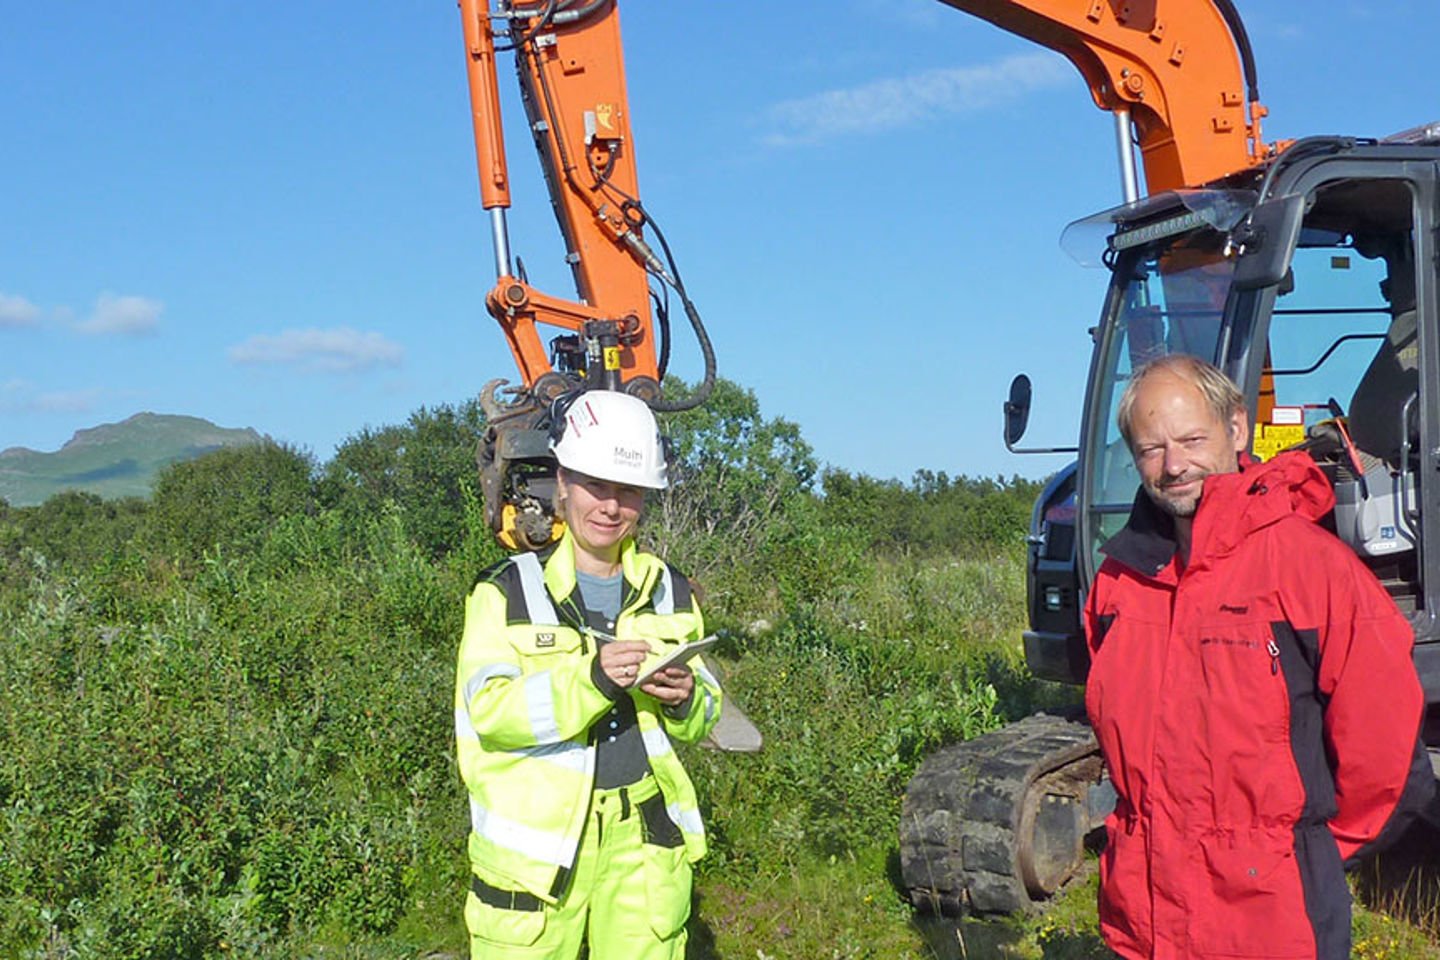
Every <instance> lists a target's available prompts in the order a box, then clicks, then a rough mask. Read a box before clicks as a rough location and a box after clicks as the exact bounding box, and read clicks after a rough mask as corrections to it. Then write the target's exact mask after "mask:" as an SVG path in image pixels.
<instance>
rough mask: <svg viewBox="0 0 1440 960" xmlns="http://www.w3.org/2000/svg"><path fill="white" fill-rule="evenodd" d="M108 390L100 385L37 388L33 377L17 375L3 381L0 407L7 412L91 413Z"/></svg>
mask: <svg viewBox="0 0 1440 960" xmlns="http://www.w3.org/2000/svg"><path fill="white" fill-rule="evenodd" d="M103 396H104V391H103V390H102V389H101V388H99V387H87V388H85V389H83V390H44V391H37V389H36V384H35V383H34V382H33V381H30V380H22V379H20V378H14V379H10V380H6V381H4V382H3V383H0V411H5V412H7V413H89V412H90V411H91V410H94V409H95V407H96V405H97V404H98V403H99V401H100V400H101V398H102V397H103Z"/></svg>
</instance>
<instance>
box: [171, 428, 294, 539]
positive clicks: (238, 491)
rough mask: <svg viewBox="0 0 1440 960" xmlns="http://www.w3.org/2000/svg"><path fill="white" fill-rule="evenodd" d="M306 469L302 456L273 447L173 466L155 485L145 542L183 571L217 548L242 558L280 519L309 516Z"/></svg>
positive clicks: (265, 445)
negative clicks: (300, 515) (184, 566)
mask: <svg viewBox="0 0 1440 960" xmlns="http://www.w3.org/2000/svg"><path fill="white" fill-rule="evenodd" d="M313 469H314V465H313V463H312V462H311V459H310V457H309V456H308V455H307V454H304V453H301V452H300V451H298V450H295V449H294V448H291V447H286V446H282V445H279V444H275V443H259V444H249V445H246V446H242V447H226V448H224V449H221V450H217V451H215V452H214V453H208V454H206V455H205V456H203V457H199V458H198V459H195V460H187V461H183V462H180V463H175V464H172V465H170V466H169V467H166V468H165V469H164V470H163V471H161V473H160V475H159V477H158V478H157V479H156V481H155V492H154V495H153V497H152V501H151V516H150V523H149V528H148V533H149V536H150V538H151V543H152V545H153V547H154V548H155V549H157V550H158V551H159V552H160V553H162V554H163V555H165V556H168V557H173V558H175V559H176V560H178V561H180V562H181V563H182V564H186V565H193V564H196V563H198V562H199V561H200V560H201V559H202V558H203V557H204V556H205V555H206V554H207V553H212V552H214V551H215V550H217V549H219V550H221V551H225V552H230V553H238V554H240V555H245V556H248V555H250V554H252V553H254V552H255V551H256V550H258V548H259V546H260V545H261V544H262V543H264V541H265V540H266V539H267V538H268V537H269V536H270V532H271V529H272V527H273V526H274V525H275V524H276V523H277V522H279V521H280V520H281V519H283V518H285V517H289V516H293V515H295V514H300V513H305V512H307V511H309V510H311V509H312V499H311V491H310V476H311V473H312V472H313Z"/></svg>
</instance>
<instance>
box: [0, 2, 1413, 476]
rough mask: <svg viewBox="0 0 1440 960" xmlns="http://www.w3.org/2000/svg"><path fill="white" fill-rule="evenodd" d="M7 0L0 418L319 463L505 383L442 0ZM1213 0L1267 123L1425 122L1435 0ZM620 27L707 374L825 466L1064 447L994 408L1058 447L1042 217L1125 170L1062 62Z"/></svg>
mask: <svg viewBox="0 0 1440 960" xmlns="http://www.w3.org/2000/svg"><path fill="white" fill-rule="evenodd" d="M6 6H7V9H6V13H5V18H4V19H5V30H4V31H3V34H0V123H3V131H4V139H3V147H0V184H3V186H0V448H4V447H9V446H27V447H31V448H33V449H39V450H54V449H57V448H58V447H59V446H60V445H61V444H62V443H64V442H65V440H67V439H68V438H69V436H70V435H71V434H72V433H73V432H74V431H75V430H76V429H78V428H81V427H87V426H93V425H95V424H97V423H102V422H111V421H116V420H120V419H123V418H125V417H127V416H129V415H130V414H133V413H136V412H138V411H142V410H151V411H156V412H162V413H185V414H192V415H197V416H203V417H206V418H208V419H210V420H213V421H215V422H217V423H219V424H221V425H223V426H229V427H241V426H250V427H254V428H256V429H258V430H260V431H262V432H265V433H268V434H270V435H271V436H273V437H275V438H277V439H280V440H285V441H288V442H290V443H293V444H296V445H299V446H302V447H305V448H307V449H309V450H311V451H312V452H313V453H314V454H315V455H316V457H317V458H319V459H320V460H324V459H327V458H328V457H329V456H330V455H331V453H332V452H333V450H334V447H335V445H336V444H337V443H339V442H341V441H342V440H344V439H345V438H346V437H347V436H349V435H351V434H353V433H355V432H356V431H357V430H359V429H360V428H362V427H364V426H367V425H368V426H382V425H385V424H390V423H398V422H401V421H403V420H404V419H405V417H406V416H407V415H408V414H409V413H410V411H412V410H414V409H416V408H417V407H420V406H425V405H430V406H433V405H437V404H442V403H455V402H458V401H461V400H463V399H465V398H467V397H469V396H472V395H473V394H474V393H475V392H476V391H478V390H479V388H480V386H481V385H482V384H483V383H484V382H485V381H486V380H487V379H489V378H491V377H496V376H510V377H512V378H513V377H514V370H513V364H512V361H511V359H510V355H509V352H508V351H507V349H506V348H505V345H504V342H503V340H502V338H501V336H500V333H499V330H498V328H497V327H496V326H495V324H494V322H493V321H492V320H491V319H490V318H489V316H488V315H487V314H486V313H485V311H484V306H483V298H484V295H485V292H486V291H487V290H488V289H489V288H490V286H491V284H492V283H493V280H494V277H493V266H492V265H493V257H492V253H491V249H490V240H489V226H488V221H487V219H486V216H485V214H484V212H483V211H482V210H481V209H480V202H479V190H478V186H477V179H476V174H475V170H474V150H473V143H472V139H471V130H470V121H469V105H468V100H467V93H466V86H465V75H464V59H463V49H462V44H461V32H460V22H459V14H458V10H457V9H456V6H455V4H454V3H453V2H448V0H426V2H414V0H412V2H405V3H399V2H390V3H376V4H353V3H349V4H340V3H336V2H331V0H307V2H304V3H293V2H287V3H279V2H274V0H257V2H253V3H248V4H238V3H221V2H206V0H200V2H195V0H191V2H188V3H179V2H169V0H154V2H147V3H125V2H120V3H113V2H112V3H105V4H101V3H95V2H56V3H44V4H21V3H10V4H7V5H6ZM1239 7H1240V12H1241V14H1242V15H1243V16H1244V17H1245V19H1246V23H1247V25H1248V27H1249V29H1250V33H1251V39H1252V42H1253V44H1254V47H1255V52H1256V57H1257V60H1258V63H1259V76H1260V88H1261V94H1262V98H1263V100H1264V101H1265V103H1266V104H1267V106H1269V108H1270V110H1271V116H1270V117H1269V119H1268V120H1267V122H1266V125H1265V133H1266V136H1267V138H1268V139H1273V138H1277V137H1298V136H1303V135H1307V134H1317V133H1350V134H1357V135H1367V136H1370V135H1374V136H1380V135H1384V134H1388V133H1392V132H1394V131H1397V130H1400V129H1402V128H1406V127H1410V126H1414V125H1416V124H1419V123H1422V122H1425V121H1431V120H1440V97H1437V96H1436V94H1437V92H1440V80H1437V79H1436V78H1435V74H1434V56H1433V44H1434V41H1435V38H1436V37H1437V36H1440V4H1436V3H1435V2H1434V0H1372V2H1368V3H1352V2H1348V0H1315V2H1310V3H1297V2H1295V0H1241V2H1240V3H1239ZM622 19H623V24H624V31H625V41H626V58H627V68H628V73H629V89H630V97H631V117H632V124H633V126H634V130H635V139H636V150H637V156H638V158H639V165H640V177H641V190H642V197H643V199H644V200H645V204H646V207H647V209H648V210H649V211H650V212H651V213H652V214H653V215H654V216H655V218H656V219H657V220H658V221H659V223H660V225H661V227H662V228H663V229H664V231H665V233H666V237H667V239H668V240H669V241H670V244H671V246H672V248H673V249H674V251H675V253H676V256H677V259H678V261H679V264H680V268H681V270H682V271H683V274H684V276H685V279H686V284H687V287H688V288H689V291H690V293H691V296H692V297H693V299H694V300H695V303H696V305H697V306H698V307H699V309H700V312H701V314H702V315H703V316H704V318H705V320H706V322H707V325H708V327H709V329H710V331H711V334H712V337H713V339H714V341H715V346H716V351H717V354H718V356H719V363H720V372H721V374H722V375H723V376H726V377H729V378H730V379H732V380H735V381H738V382H740V383H742V384H744V385H746V386H748V387H751V388H752V389H754V390H755V392H756V393H757V395H758V396H759V398H760V401H761V404H762V407H763V409H764V411H765V413H766V414H767V415H769V416H783V417H786V418H788V419H791V420H793V421H796V422H798V423H799V424H800V426H801V428H802V431H803V433H804V435H805V437H806V438H807V439H808V440H809V441H810V442H811V443H812V444H813V446H814V447H815V449H816V452H817V454H818V455H819V456H820V458H821V459H822V460H823V461H825V462H826V463H829V464H832V465H835V466H838V467H842V468H845V469H849V470H855V471H863V472H866V473H870V474H872V475H876V476H885V477H888V476H898V477H900V478H902V479H908V478H909V477H910V475H911V474H912V472H913V471H914V470H916V469H917V468H922V467H924V468H929V469H933V470H945V471H948V472H950V473H952V474H956V473H966V474H971V475H976V474H985V475H993V474H996V473H1004V474H1010V473H1017V472H1018V473H1021V474H1024V475H1029V476H1040V475H1043V474H1044V473H1046V472H1048V471H1049V470H1051V469H1054V467H1056V466H1058V465H1059V462H1060V461H1059V459H1057V458H1053V457H1052V458H1040V457H1035V458H1022V457H1015V456H1012V455H1010V454H1008V453H1007V452H1006V451H1005V450H1004V448H1003V446H1002V444H1001V442H1000V437H999V428H1000V403H1001V400H1002V398H1003V396H1004V394H1005V391H1006V388H1007V385H1008V383H1009V380H1010V378H1011V377H1012V376H1013V375H1014V374H1015V373H1017V372H1020V371H1026V372H1028V373H1029V374H1030V375H1031V377H1032V379H1034V381H1035V383H1036V389H1035V405H1036V412H1035V415H1034V417H1033V418H1032V427H1031V433H1030V435H1029V437H1028V438H1027V440H1028V441H1029V442H1032V443H1036V444H1063V443H1070V442H1073V438H1074V434H1075V430H1076V427H1077V424H1078V417H1079V412H1080V401H1081V392H1082V388H1083V382H1084V378H1085V373H1086V367H1087V357H1088V350H1089V340H1088V337H1087V335H1086V328H1087V327H1088V326H1090V325H1091V324H1092V323H1094V322H1095V317H1096V312H1097V310H1098V308H1099V304H1100V296H1101V292H1102V289H1103V287H1104V284H1105V279H1106V278H1105V274H1104V272H1103V271H1102V270H1098V269H1085V268H1081V267H1080V266H1078V265H1076V264H1075V263H1074V262H1073V261H1072V260H1070V259H1069V257H1068V256H1067V255H1065V254H1064V253H1063V252H1061V250H1060V249H1059V246H1058V242H1057V241H1058V237H1059V234H1060V231H1061V230H1062V229H1063V228H1064V226H1065V225H1066V224H1067V223H1068V222H1069V221H1071V220H1073V219H1076V218H1079V217H1081V216H1084V215H1086V214H1088V213H1092V212H1094V211H1096V210H1099V209H1101V208H1105V207H1108V206H1111V205H1113V204H1114V203H1116V202H1118V199H1119V197H1118V194H1119V185H1118V174H1117V172H1116V166H1115V158H1114V151H1113V146H1112V143H1113V133H1112V126H1111V122H1110V119H1109V117H1108V115H1106V114H1103V113H1101V112H1100V111H1098V110H1096V109H1095V108H1094V106H1093V105H1092V103H1091V101H1090V99H1089V95H1088V92H1087V91H1086V90H1085V88H1084V86H1083V84H1082V83H1081V81H1080V79H1079V76H1078V74H1076V73H1075V72H1074V71H1073V70H1072V69H1071V68H1070V67H1069V65H1068V64H1066V63H1065V62H1064V61H1063V60H1060V59H1059V58H1058V57H1055V56H1053V55H1050V54H1047V53H1045V52H1043V51H1041V50H1039V48H1037V47H1033V46H1031V45H1029V44H1027V43H1025V42H1024V41H1021V40H1019V39H1017V38H1014V37H1011V36H1009V35H1007V34H1004V33H1003V32H1001V31H999V30H998V29H996V28H995V27H992V26H990V25H989V24H987V23H984V22H982V21H979V20H976V19H973V18H971V17H968V16H966V15H964V14H961V13H958V12H956V11H954V10H952V9H950V8H948V7H945V6H943V5H941V4H939V3H936V2H932V0H883V2H882V0H836V2H831V3H825V4H821V3H790V4H770V3H767V4H760V3H752V2H749V0H736V2H730V3H723V4H722V3H698V2H697V3H687V2H672V3H660V2H658V0H628V2H626V3H624V5H623V6H622ZM504 79H505V75H504V74H503V73H502V80H504ZM510 106H511V107H512V110H511V118H510V119H512V120H515V121H518V120H519V112H518V110H515V109H513V107H514V104H513V101H512V102H511V104H510ZM508 143H509V147H510V152H511V157H510V167H511V173H512V176H514V177H515V179H516V181H517V186H516V192H515V206H514V208H513V209H512V211H511V213H510V228H511V241H512V246H513V247H514V249H515V252H517V253H519V254H520V255H521V256H522V257H523V258H524V260H525V262H526V265H527V267H528V268H529V273H530V278H531V280H532V282H534V283H536V285H537V286H540V287H541V288H542V289H545V290H548V291H551V292H554V293H557V294H560V295H564V296H572V295H573V291H572V290H571V288H570V287H569V278H568V271H567V270H566V269H565V268H564V266H563V264H562V263H561V262H560V256H561V254H562V252H563V251H562V250H561V249H560V244H559V240H558V236H557V234H556V230H555V227H554V221H553V218H552V217H551V214H550V210H549V206H548V202H547V201H546V200H545V198H544V196H543V192H542V188H541V186H540V183H539V177H538V172H537V166H536V163H535V160H534V157H533V154H532V153H531V152H530V150H529V147H528V140H527V139H525V138H524V137H523V135H522V133H521V132H520V131H519V130H518V128H517V127H516V126H515V124H512V125H511V127H510V130H509V138H508ZM676 340H677V348H676V355H675V359H674V361H673V362H672V370H673V371H674V372H677V373H680V374H681V375H682V376H687V377H690V378H692V379H693V378H694V377H695V376H697V375H698V373H699V370H700V365H699V359H698V352H697V351H696V350H695V349H694V346H693V343H692V342H691V341H690V340H689V339H688V338H687V337H685V336H684V335H683V333H682V334H681V335H677V338H676Z"/></svg>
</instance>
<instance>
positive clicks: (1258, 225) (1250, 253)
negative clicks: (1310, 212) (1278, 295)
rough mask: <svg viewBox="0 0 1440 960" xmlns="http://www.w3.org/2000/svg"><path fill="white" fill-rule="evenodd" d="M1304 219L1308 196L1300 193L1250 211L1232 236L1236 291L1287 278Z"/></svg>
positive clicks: (1269, 285) (1280, 198)
mask: <svg viewBox="0 0 1440 960" xmlns="http://www.w3.org/2000/svg"><path fill="white" fill-rule="evenodd" d="M1304 219H1305V198H1304V197H1303V196H1301V195H1299V194H1295V195H1292V196H1288V197H1279V198H1277V199H1274V200H1267V201H1265V202H1264V203H1262V204H1260V205H1259V206H1257V207H1256V208H1255V209H1254V210H1251V211H1250V216H1248V217H1246V218H1245V219H1244V220H1242V221H1241V222H1240V225H1239V226H1237V227H1236V228H1235V231H1234V232H1233V233H1232V234H1231V236H1230V243H1231V246H1232V248H1233V249H1234V250H1235V252H1236V254H1237V256H1238V259H1237V260H1236V262H1235V281H1234V283H1235V288H1236V289H1237V290H1259V289H1261V288H1263V287H1271V286H1274V285H1275V284H1277V283H1279V282H1280V281H1281V280H1283V279H1285V274H1286V272H1287V271H1288V270H1289V269H1290V258H1291V257H1292V256H1294V255H1295V247H1296V246H1297V245H1298V244H1299V242H1300V224H1301V222H1302V221H1303V220H1304Z"/></svg>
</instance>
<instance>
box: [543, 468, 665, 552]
mask: <svg viewBox="0 0 1440 960" xmlns="http://www.w3.org/2000/svg"><path fill="white" fill-rule="evenodd" d="M557 479H558V481H559V485H560V515H561V519H562V520H564V521H565V524H566V526H568V527H569V528H570V531H571V533H572V534H573V535H574V537H575V544H576V546H577V547H578V548H579V549H581V550H584V551H585V552H586V553H588V554H590V555H591V556H592V557H595V558H596V559H599V560H606V561H611V562H613V561H614V560H616V559H617V558H618V557H619V556H620V542H621V541H622V540H624V539H625V538H626V537H628V536H629V535H630V534H631V533H633V532H634V531H635V524H636V523H638V522H639V520H640V510H641V508H642V507H644V505H645V490H644V488H642V487H632V486H629V485H628V484H623V483H615V482H614V481H612V480H599V479H596V478H595V477H590V476H586V475H585V474H583V473H576V472H574V471H572V470H565V469H562V470H561V471H560V472H559V474H558V475H557Z"/></svg>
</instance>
